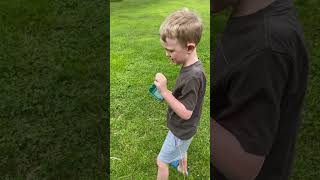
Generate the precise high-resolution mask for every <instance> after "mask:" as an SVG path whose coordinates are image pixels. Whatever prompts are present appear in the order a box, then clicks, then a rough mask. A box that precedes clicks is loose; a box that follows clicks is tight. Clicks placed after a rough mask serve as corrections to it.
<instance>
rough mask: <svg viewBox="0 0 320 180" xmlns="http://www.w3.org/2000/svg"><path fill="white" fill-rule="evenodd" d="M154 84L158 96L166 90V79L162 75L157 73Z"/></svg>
mask: <svg viewBox="0 0 320 180" xmlns="http://www.w3.org/2000/svg"><path fill="white" fill-rule="evenodd" d="M154 84H155V85H156V86H157V89H158V91H159V92H160V94H161V93H162V92H165V91H166V90H167V78H166V77H165V76H164V75H163V74H162V73H157V74H156V77H155V78H154Z"/></svg>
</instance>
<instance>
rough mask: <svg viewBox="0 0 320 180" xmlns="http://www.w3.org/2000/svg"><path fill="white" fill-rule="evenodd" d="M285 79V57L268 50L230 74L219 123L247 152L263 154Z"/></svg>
mask: <svg viewBox="0 0 320 180" xmlns="http://www.w3.org/2000/svg"><path fill="white" fill-rule="evenodd" d="M287 79H288V57H286V56H285V55H282V54H278V53H276V52H273V51H271V50H265V51H261V52H257V53H256V54H254V55H251V56H250V57H248V58H246V60H244V62H243V63H241V65H239V66H238V67H236V68H235V70H234V71H233V72H232V73H230V76H229V78H228V82H229V83H228V86H229V87H228V90H227V96H228V99H229V103H230V108H228V109H227V110H226V111H225V112H224V113H225V116H221V117H222V119H219V124H221V125H222V126H224V128H226V129H227V130H229V131H230V132H231V133H232V134H233V135H234V136H235V137H236V138H237V140H238V141H239V142H240V144H241V146H242V147H243V148H244V150H245V151H246V152H248V153H251V154H255V155H262V156H264V155H267V154H268V153H269V151H270V149H271V147H272V144H273V141H274V137H275V135H276V133H277V128H278V122H279V120H280V107H281V98H282V96H283V92H284V89H285V87H286V81H287Z"/></svg>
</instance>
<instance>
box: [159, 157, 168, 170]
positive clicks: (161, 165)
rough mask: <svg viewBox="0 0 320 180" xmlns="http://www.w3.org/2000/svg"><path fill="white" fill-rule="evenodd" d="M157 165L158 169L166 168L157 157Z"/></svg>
mask: <svg viewBox="0 0 320 180" xmlns="http://www.w3.org/2000/svg"><path fill="white" fill-rule="evenodd" d="M157 166H158V168H159V169H166V168H168V166H167V164H166V163H164V162H162V161H161V160H160V159H158V158H157Z"/></svg>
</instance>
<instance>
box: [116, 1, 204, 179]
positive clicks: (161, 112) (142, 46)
mask: <svg viewBox="0 0 320 180" xmlns="http://www.w3.org/2000/svg"><path fill="white" fill-rule="evenodd" d="M182 7H188V8H189V9H191V10H196V11H197V12H198V13H199V14H200V16H201V17H202V19H203V20H204V24H205V29H204V34H203V38H202V40H201V42H200V44H199V47H198V55H199V57H200V58H201V60H202V62H203V64H204V66H205V70H206V76H207V82H208V83H207V84H208V86H207V88H206V90H207V93H206V97H205V102H204V106H203V113H202V118H201V121H200V127H199V129H198V133H197V134H196V136H195V137H194V140H193V142H192V144H191V146H190V148H189V151H188V152H189V156H188V162H189V168H190V173H191V176H190V179H208V178H209V174H210V173H209V169H210V168H209V166H210V165H209V154H210V151H209V82H210V79H209V66H210V59H209V57H210V45H209V41H210V38H209V37H210V28H209V27H210V22H209V16H210V15H209V1H206V2H202V3H197V2H196V1H155V0H153V1H151V0H148V1H147V0H136V1H122V2H115V3H111V12H110V14H111V22H110V49H111V51H110V83H111V84H110V111H111V115H110V130H111V132H110V136H111V141H110V143H111V144H110V152H111V155H110V156H111V157H110V161H111V177H113V178H114V179H155V178H156V173H157V166H156V157H157V155H158V153H159V151H160V148H161V146H162V143H163V141H164V139H165V136H166V134H167V131H168V129H167V127H166V111H167V105H166V104H165V103H159V102H157V101H155V99H153V98H152V97H151V96H150V95H149V92H148V89H149V87H150V86H151V84H152V83H153V79H154V76H155V74H156V73H157V72H162V73H164V74H165V76H166V77H167V79H168V87H169V89H172V88H173V85H174V82H175V79H176V77H177V74H178V72H179V68H180V67H178V66H174V65H172V64H171V63H170V62H169V60H168V59H167V58H166V57H165V52H164V50H163V49H162V47H161V45H160V42H159V35H158V34H159V32H158V31H159V27H160V25H161V23H162V21H163V20H164V19H165V17H166V16H168V15H169V14H170V13H171V12H173V11H175V10H178V9H181V8H182ZM170 178H172V179H177V178H180V179H182V178H183V176H181V175H178V174H177V173H175V172H174V171H172V170H170Z"/></svg>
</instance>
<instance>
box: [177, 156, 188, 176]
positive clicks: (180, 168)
mask: <svg viewBox="0 0 320 180" xmlns="http://www.w3.org/2000/svg"><path fill="white" fill-rule="evenodd" d="M187 160H188V159H187V153H185V154H184V156H183V157H182V159H181V160H179V166H178V171H180V172H181V173H183V174H185V173H186V172H187V171H188V162H187Z"/></svg>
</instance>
